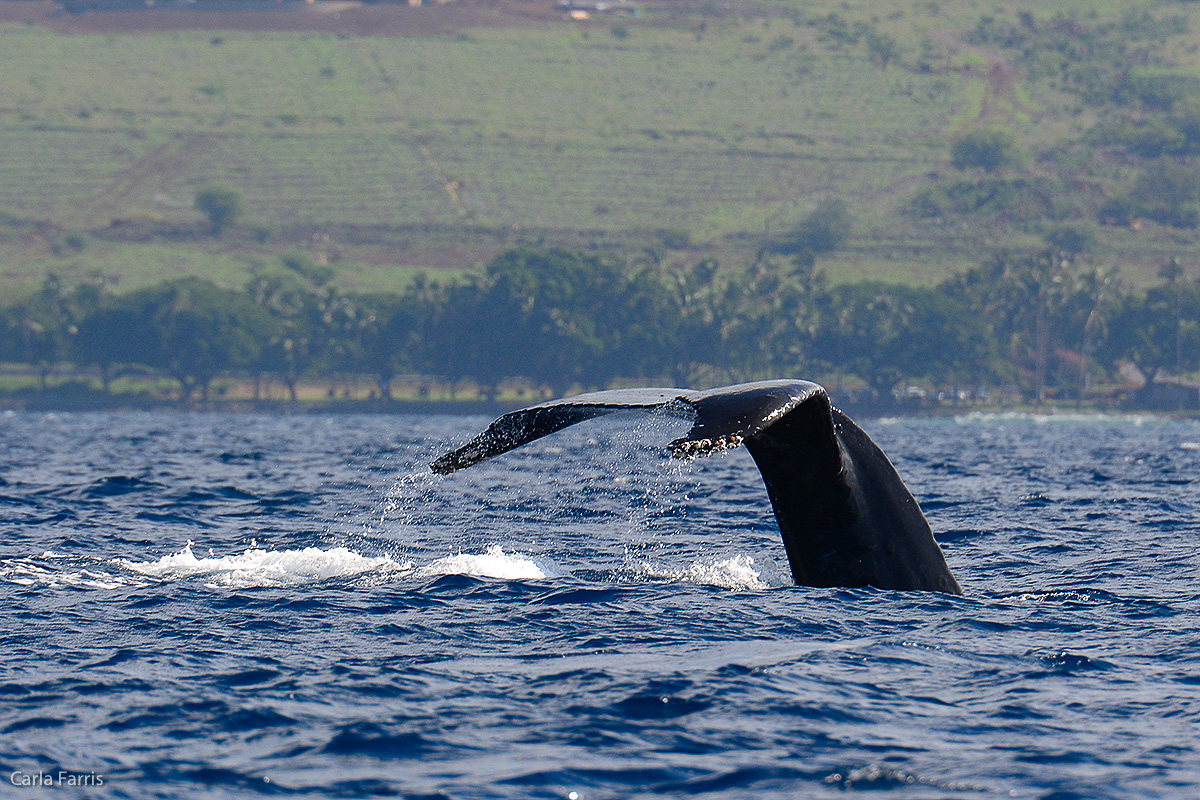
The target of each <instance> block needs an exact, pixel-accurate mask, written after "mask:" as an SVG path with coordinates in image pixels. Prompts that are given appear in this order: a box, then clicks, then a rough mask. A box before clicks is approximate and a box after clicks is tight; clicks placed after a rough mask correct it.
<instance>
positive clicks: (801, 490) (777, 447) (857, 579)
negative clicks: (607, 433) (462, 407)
mask: <svg viewBox="0 0 1200 800" xmlns="http://www.w3.org/2000/svg"><path fill="white" fill-rule="evenodd" d="M630 409H632V410H644V411H658V412H660V413H668V414H673V415H675V416H680V417H685V418H691V419H692V427H691V429H690V430H689V431H688V432H687V434H686V435H684V436H682V437H680V438H678V439H675V440H674V441H672V442H671V443H670V444H668V446H667V447H668V449H669V450H670V452H671V454H672V455H674V456H676V457H679V458H693V457H697V456H704V455H709V454H711V453H715V452H718V451H720V450H724V449H727V448H730V447H737V446H739V445H742V444H744V445H745V446H746V448H747V449H748V450H749V452H750V455H751V457H753V459H754V461H755V463H756V464H757V465H758V468H759V472H760V473H761V474H762V478H763V482H764V483H765V484H766V488H767V494H768V496H769V497H770V500H771V506H772V509H773V510H774V512H775V519H776V522H777V523H778V524H779V530H780V534H781V536H782V538H783V544H784V549H785V550H786V552H787V556H788V563H789V566H790V567H791V571H792V577H793V579H794V580H795V581H796V583H797V584H800V585H804V586H848V587H860V586H875V587H877V588H880V589H909V590H927V591H939V592H946V593H949V594H962V589H961V588H960V587H959V585H958V582H957V581H955V579H954V577H953V575H951V574H950V569H949V567H948V566H947V565H946V559H945V557H944V556H943V554H942V551H941V548H939V547H938V545H937V542H936V541H934V538H933V533H932V531H931V530H930V528H929V523H928V522H927V521H926V520H925V516H924V515H923V514H922V513H921V509H920V506H919V505H918V504H917V501H916V499H914V498H913V496H912V494H911V493H910V492H909V491H908V488H907V487H905V485H904V482H903V481H902V480H901V479H900V476H899V475H898V474H897V473H896V470H895V468H894V467H893V466H892V464H891V462H890V461H888V459H887V456H885V455H884V454H883V451H882V450H880V449H879V447H878V446H876V444H875V443H874V442H873V441H872V440H871V438H870V437H869V436H867V434H866V433H865V432H864V431H863V430H862V429H861V428H859V427H858V425H856V424H855V423H854V421H853V420H851V419H850V418H849V417H848V416H846V415H845V414H843V413H842V412H840V411H838V410H837V409H836V408H834V407H833V406H832V405H831V403H830V401H829V396H828V394H827V393H826V392H825V389H824V388H823V387H821V386H819V385H817V384H815V383H810V382H808V381H759V382H755V383H745V384H739V385H736V386H728V387H724V388H721V389H713V390H711V391H699V392H698V391H691V390H687V389H622V390H614V391H605V392H593V393H591V394H584V395H578V396H576V397H572V398H567V399H564V400H555V401H551V402H549V403H543V404H541V405H536V406H531V407H529V408H524V409H521V410H519V411H513V412H511V413H508V414H505V415H504V416H502V417H500V418H499V419H497V420H496V421H495V422H493V423H492V424H491V425H489V426H488V427H487V429H486V430H484V431H483V432H482V433H480V434H479V435H478V436H476V437H475V438H473V439H472V440H471V441H469V442H467V443H466V444H465V445H463V446H462V447H460V448H458V449H457V450H454V451H451V452H449V453H446V454H445V455H443V456H441V457H440V458H438V459H437V460H436V461H434V462H433V464H432V465H431V468H432V469H433V471H434V472H436V473H439V474H448V473H451V472H455V471H456V470H460V469H463V468H465V467H469V466H472V465H473V464H478V463H479V462H480V461H484V460H486V459H488V458H492V457H493V456H497V455H500V454H502V453H506V452H508V451H509V450H512V449H514V448H517V447H520V446H521V445H523V444H527V443H529V442H532V441H534V440H535V439H540V438H541V437H543V436H548V435H550V434H552V433H554V432H556V431H559V430H562V429H563V428H566V427H568V426H570V425H574V424H576V423H579V422H583V421H584V420H587V419H591V418H593V417H598V416H603V415H605V414H610V413H613V412H615V411H623V410H630Z"/></svg>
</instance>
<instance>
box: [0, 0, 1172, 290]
mask: <svg viewBox="0 0 1200 800" xmlns="http://www.w3.org/2000/svg"><path fill="white" fill-rule="evenodd" d="M787 5H788V4H785V3H780V4H779V7H787ZM1129 5H1130V4H1120V5H1119V6H1118V4H1112V3H1110V4H1104V3H1099V4H1097V3H1083V2H1079V1H1078V0H1076V1H1075V2H1049V3H1040V4H1038V5H1037V7H1036V9H1035V11H1036V13H1038V14H1039V15H1046V14H1049V13H1053V12H1054V11H1057V10H1060V9H1075V10H1081V9H1082V10H1083V11H1084V12H1086V11H1087V10H1088V9H1095V10H1096V11H1097V13H1114V10H1115V9H1117V8H1126V7H1128V6H1129ZM1145 5H1147V7H1155V8H1157V7H1158V4H1152V3H1146V4H1145ZM823 6H828V8H824V7H823ZM791 7H792V8H793V9H795V8H798V7H799V6H798V5H792V6H791ZM888 8H889V16H887V17H886V18H879V17H878V16H876V15H878V13H879V12H878V11H876V10H875V9H876V6H874V5H873V4H854V6H853V7H851V8H849V9H848V8H846V4H842V3H825V4H822V3H806V4H804V5H803V9H804V13H805V14H807V15H809V17H814V16H817V15H820V14H823V13H826V12H827V11H836V12H837V13H839V14H840V15H842V16H843V17H844V18H845V19H846V20H848V21H851V22H853V21H855V20H861V21H865V22H869V23H870V24H872V25H875V26H876V27H877V29H878V30H881V31H884V32H887V33H889V34H891V35H893V36H895V37H896V38H897V39H898V40H899V41H900V43H901V45H902V46H903V47H904V48H905V57H904V59H903V62H904V64H908V65H911V64H912V63H913V62H915V60H916V57H917V53H918V52H920V51H921V49H922V47H924V48H925V51H924V52H925V53H926V54H927V55H931V56H932V60H933V62H934V63H935V64H936V65H937V70H935V71H934V72H930V73H922V72H918V71H915V70H912V69H908V68H905V67H904V65H903V64H902V66H901V67H895V66H893V67H891V68H889V69H887V70H884V69H880V68H879V67H876V66H873V65H871V64H870V62H869V61H868V60H867V59H866V57H865V55H864V51H863V48H862V47H861V46H855V47H837V46H834V45H832V44H831V43H830V42H829V41H827V40H822V39H821V38H820V37H819V36H818V30H817V29H816V28H814V27H813V26H810V25H797V24H795V23H793V22H792V21H791V20H789V19H787V18H786V17H773V18H762V17H759V18H751V19H737V18H732V17H725V18H710V19H707V20H700V19H698V18H678V19H672V20H669V21H664V20H661V19H659V20H656V19H647V20H644V21H631V22H622V23H621V25H622V26H623V27H624V28H625V29H626V30H627V31H628V35H627V36H623V37H621V36H615V35H613V33H612V32H611V31H610V28H609V23H599V24H593V25H590V26H587V27H576V26H573V25H570V24H567V23H563V24H558V25H545V24H539V25H530V26H527V27H522V28H507V29H483V30H475V31H471V32H469V34H464V35H459V36H444V37H410V38H389V39H385V38H337V37H332V36H322V35H303V34H250V33H225V34H221V35H220V36H219V37H214V35H213V34H210V33H200V32H195V33H191V32H181V33H175V34H158V35H137V36H132V35H131V36H108V35H70V36H65V35H58V34H54V33H51V32H47V31H44V30H40V29H36V28H15V27H13V28H3V29H0V47H3V50H4V53H5V57H4V59H3V65H2V67H0V152H3V153H4V158H3V159H0V209H4V210H6V211H8V212H10V213H12V214H15V215H17V216H19V217H23V218H32V219H37V220H47V221H49V222H51V223H52V224H53V226H54V227H55V228H57V229H77V230H96V231H99V230H103V229H105V228H106V227H107V226H108V225H109V223H110V221H112V220H114V219H125V220H135V221H137V220H140V221H159V222H163V223H172V224H178V225H184V226H189V225H195V224H196V222H197V220H198V215H197V213H196V212H195V211H193V210H192V209H191V208H190V200H191V197H192V194H193V192H194V191H195V188H196V187H197V186H199V185H200V184H203V183H205V182H208V181H212V180H222V181H227V182H229V183H231V184H233V185H235V186H237V187H239V188H240V189H241V190H242V191H243V192H244V193H245V196H246V199H247V201H248V205H249V208H250V214H249V219H248V220H247V221H248V222H251V223H255V224H258V225H260V226H263V229H264V231H266V232H269V233H270V236H268V238H267V240H266V241H265V243H262V244H259V243H256V242H254V241H253V240H251V239H248V238H246V237H243V238H241V239H238V240H237V241H235V242H221V241H213V240H205V239H204V238H199V239H193V240H189V241H183V242H177V243H163V242H162V241H158V242H150V243H145V244H138V243H131V242H121V241H110V240H109V239H107V238H105V239H103V240H102V239H92V240H90V241H89V243H88V245H87V246H86V247H85V248H84V249H83V251H82V252H75V251H70V252H68V253H66V254H65V255H54V254H53V253H52V252H51V247H50V245H51V244H52V239H53V230H51V231H50V232H49V233H44V234H43V235H40V236H30V235H24V236H15V235H14V236H9V237H7V239H6V240H5V241H0V264H2V265H3V266H0V302H2V301H3V300H5V299H8V298H11V297H13V296H16V295H18V294H20V293H22V292H24V291H28V290H29V289H30V288H32V287H33V285H35V284H36V282H37V280H38V279H39V278H40V276H41V275H42V274H44V273H45V272H46V271H47V270H51V269H53V270H55V271H58V272H60V273H64V274H67V275H71V274H73V273H79V274H82V273H85V272H88V271H91V270H97V269H98V270H102V271H104V272H106V273H109V274H115V275H120V276H121V283H120V288H122V289H127V288H134V287H136V286H141V285H145V284H146V283H149V282H153V281H154V280H157V279H159V278H160V277H165V276H168V275H173V274H208V275H211V276H213V277H215V278H216V279H218V280H219V281H221V282H222V283H226V284H229V285H238V284H240V283H242V282H244V280H245V278H246V276H247V275H248V274H249V272H250V270H251V269H252V264H254V263H255V262H256V261H257V262H260V263H261V262H262V261H264V260H271V259H273V258H274V257H275V256H276V255H277V254H278V253H280V252H282V251H283V250H286V249H289V248H291V247H294V246H296V245H297V243H299V244H301V245H304V246H311V247H313V248H315V249H318V250H323V251H333V252H335V253H336V254H337V256H338V257H339V258H340V260H338V261H336V263H335V266H336V267H337V269H338V271H339V280H340V281H341V282H342V283H344V284H345V285H347V286H348V287H353V288H395V287H398V286H400V285H402V284H403V283H404V282H405V281H407V280H408V278H409V277H410V276H411V274H412V273H413V271H414V270H415V269H417V268H445V267H447V266H449V267H451V268H458V270H461V269H465V268H470V267H471V266H472V265H473V264H475V263H477V262H478V261H480V260H483V259H486V257H487V255H488V253H489V252H490V251H492V252H494V251H495V250H496V249H498V248H499V247H501V246H503V245H504V244H507V243H510V242H512V241H516V240H519V239H520V238H521V237H522V236H535V237H545V238H547V239H549V240H551V241H554V240H563V241H569V242H582V243H587V242H596V243H600V244H615V245H617V246H620V245H622V244H624V245H626V246H629V247H636V246H638V245H639V244H642V243H644V241H645V239H644V237H642V238H639V232H646V231H654V230H658V229H677V230H682V231H686V232H688V233H689V234H690V236H691V238H692V241H693V242H695V243H696V244H697V246H696V247H694V248H693V249H692V250H691V251H689V252H688V253H687V254H685V255H682V256H679V257H685V258H697V257H699V256H701V255H704V254H707V253H709V252H712V253H715V254H716V255H718V256H719V257H721V258H722V259H723V261H725V262H726V263H739V262H744V261H746V260H748V259H749V256H750V254H751V253H752V252H753V250H754V248H755V247H756V246H757V239H756V237H759V236H761V234H763V233H764V232H765V231H771V230H775V231H778V230H779V229H781V228H783V227H786V226H787V225H789V224H791V223H793V222H794V221H795V220H797V219H798V218H800V217H802V216H803V215H804V213H806V212H807V211H808V210H809V209H811V208H812V207H813V206H814V205H815V204H816V203H817V202H818V201H819V200H820V199H822V198H823V197H826V196H830V195H838V196H842V197H846V198H847V199H849V200H850V201H851V204H852V207H853V209H854V213H855V217H856V221H857V234H856V237H855V239H854V240H853V241H852V242H851V245H850V247H849V248H848V249H847V250H846V251H845V252H843V253H841V254H839V255H837V256H836V257H834V258H831V259H829V260H828V261H826V262H823V266H825V267H826V268H827V269H828V270H829V272H830V274H831V276H832V277H833V278H834V279H835V280H854V279H858V278H861V277H878V278H883V279H889V280H899V281H905V282H916V283H929V282H934V281H936V280H938V279H940V278H941V277H942V276H944V275H945V274H947V272H949V271H952V270H954V269H959V268H962V267H963V266H967V265H970V264H972V263H974V262H975V261H976V260H978V257H979V255H980V253H981V252H982V251H983V250H984V249H986V248H988V247H994V246H1002V245H1005V244H1011V243H1017V242H1022V241H1029V240H1030V234H1029V233H1028V232H1025V233H1021V232H1017V231H1012V230H998V229H995V228H994V227H992V226H988V225H980V224H972V223H971V222H970V221H967V222H966V223H962V222H957V223H953V224H950V225H940V226H939V225H932V224H929V223H924V222H918V221H914V220H911V219H909V218H907V217H905V216H903V215H901V214H899V213H898V211H899V208H900V207H901V206H902V204H903V202H904V201H905V199H906V198H907V197H908V196H910V195H911V193H912V191H914V190H915V189H916V188H917V187H919V186H921V185H922V183H923V182H926V181H928V180H929V179H928V177H927V176H928V175H929V173H931V172H934V171H942V172H946V171H948V170H949V167H948V164H947V163H946V161H947V155H946V154H947V143H948V141H949V138H950V136H951V135H952V134H953V133H954V131H955V130H957V129H960V128H962V127H966V126H969V125H971V124H975V123H976V122H978V120H979V118H980V115H981V114H986V115H987V120H988V121H990V122H998V123H1003V124H1007V125H1009V126H1011V127H1013V128H1014V129H1015V130H1017V131H1018V132H1019V134H1020V135H1021V136H1022V138H1023V139H1024V140H1026V141H1027V142H1028V143H1029V145H1030V146H1031V147H1032V148H1033V149H1034V150H1035V151H1037V150H1039V149H1041V148H1044V147H1047V146H1049V145H1050V144H1052V143H1053V141H1054V140H1056V139H1058V138H1061V137H1063V136H1077V135H1078V133H1079V132H1080V131H1081V130H1083V129H1084V128H1085V127H1086V126H1087V125H1088V124H1089V123H1090V122H1091V120H1090V118H1089V117H1088V114H1087V111H1086V110H1084V109H1080V108H1078V105H1079V104H1078V102H1077V101H1075V100H1074V99H1073V98H1071V97H1070V96H1066V95H1061V94H1057V93H1055V92H1054V91H1053V90H1051V89H1049V88H1046V87H1040V86H1039V87H1030V86H1028V85H1018V86H1017V88H1016V90H1015V93H1014V96H1015V98H1016V101H1015V102H1014V101H1013V100H1012V98H1010V97H1007V96H991V97H989V83H988V77H987V72H988V70H987V59H988V56H989V54H988V53H986V52H983V53H981V52H978V51H975V50H973V49H971V48H967V47H964V46H962V45H961V44H960V43H956V41H955V38H954V36H953V34H952V33H951V32H952V31H953V30H954V29H955V28H956V27H957V28H963V27H968V26H969V25H971V24H972V23H973V22H974V21H975V20H976V19H977V18H978V15H979V14H980V13H1000V12H997V11H994V10H991V9H987V10H982V9H979V8H978V7H975V8H974V9H973V8H972V6H971V5H970V4H968V3H966V2H965V0H964V1H963V2H942V3H927V2H907V3H895V4H891V5H889V6H888ZM1017 10H1019V9H1018V8H1017V7H1008V6H1006V7H1005V9H1004V10H1003V15H1005V16H1007V15H1008V14H1014V13H1016V11H1017ZM1179 10H1181V11H1190V9H1188V7H1187V6H1186V5H1185V6H1180V7H1179ZM1172 11H1175V9H1172ZM701 21H703V22H704V27H703V29H702V30H701V28H700V27H699V23H700V22H701ZM1193 27H1195V26H1193ZM1181 54H1182V51H1181ZM1183 55H1184V57H1185V58H1186V57H1187V56H1186V54H1183ZM1191 58H1192V59H1195V56H1194V55H1192V56H1191ZM968 66H970V67H972V69H970V70H968V69H966V67H968ZM1113 174H1114V173H1113V172H1112V171H1111V170H1109V171H1108V172H1106V173H1104V174H1103V175H1101V176H1100V177H1099V178H1097V180H1101V181H1104V180H1107V181H1112V180H1113ZM346 224H355V225H365V226H371V229H372V230H375V231H382V232H383V233H380V234H379V236H380V238H381V239H382V240H383V241H380V242H379V243H378V244H377V245H375V246H370V243H369V242H364V241H363V240H362V238H361V237H359V238H357V239H354V238H345V237H343V239H344V240H340V239H339V234H338V230H339V226H343V225H346ZM322 230H326V231H332V232H333V233H332V234H331V236H332V242H326V241H325V240H324V239H321V240H320V243H319V244H312V240H311V236H312V234H313V233H314V232H315V233H318V234H319V233H320V232H321V231H322ZM456 232H457V233H456ZM1105 237H1106V242H1105V244H1106V245H1107V247H1108V251H1109V252H1110V253H1112V254H1114V258H1115V260H1117V261H1118V262H1120V263H1127V264H1128V265H1130V266H1131V267H1132V268H1134V269H1133V271H1134V272H1136V270H1137V269H1152V265H1153V264H1155V263H1158V262H1159V261H1161V259H1162V257H1163V256H1164V254H1166V253H1171V254H1183V255H1184V256H1185V257H1187V256H1189V255H1194V254H1195V252H1196V243H1195V237H1193V236H1192V235H1190V234H1179V233H1175V232H1162V231H1151V232H1150V233H1145V232H1143V233H1142V234H1138V235H1136V236H1135V235H1134V234H1132V233H1130V232H1127V231H1106V232H1105ZM57 249H58V250H59V251H60V253H61V252H62V248H57ZM451 274H458V272H457V271H456V270H454V269H451Z"/></svg>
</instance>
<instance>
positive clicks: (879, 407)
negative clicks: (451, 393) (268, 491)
mask: <svg viewBox="0 0 1200 800" xmlns="http://www.w3.org/2000/svg"><path fill="white" fill-rule="evenodd" d="M49 395H50V396H45V397H43V396H38V395H36V394H27V393H13V392H0V413H4V414H15V413H63V414H88V413H102V412H118V413H124V412H137V411H142V412H151V413H153V412H161V413H192V414H247V415H254V414H269V415H276V416H316V415H330V416H334V415H336V416H341V415H354V414H394V415H413V416H459V417H492V418H495V417H499V416H501V415H502V414H506V413H508V412H509V411H515V410H517V409H520V408H525V407H527V406H530V405H536V404H538V403H541V402H546V401H544V400H539V399H536V398H525V399H512V400H495V401H488V400H480V399H470V400H381V399H378V398H376V399H362V400H359V399H340V400H300V401H291V400H246V399H234V400H209V401H199V400H197V401H190V402H183V401H180V400H167V399H161V398H149V397H146V398H136V397H129V396H121V395H108V396H103V395H98V396H89V397H63V396H54V393H53V392H50V393H49ZM833 401H834V405H835V406H836V407H837V408H838V409H840V410H841V411H843V412H845V413H846V414H848V415H849V416H851V417H853V418H855V419H888V418H905V419H907V418H921V417H927V418H938V417H946V418H950V417H959V416H964V415H968V414H988V415H992V414H1020V415H1030V416H1045V417H1055V416H1062V417H1068V416H1071V415H1080V414H1082V415H1097V416H1108V417H1122V416H1131V415H1132V416H1138V415H1147V416H1153V417H1161V418H1164V419H1200V412H1197V411H1195V410H1189V409H1177V410H1173V409H1162V408H1147V407H1140V406H1137V405H1104V406H1098V405H1083V406H1080V407H1075V405H1074V403H1073V402H1067V403H1062V404H1055V403H1048V404H1045V405H1043V406H1040V407H1039V406H1036V405H1027V404H961V405H952V404H945V405H941V404H937V405H935V404H916V403H897V404H875V403H871V404H863V403H839V402H838V401H837V397H836V395H835V396H833Z"/></svg>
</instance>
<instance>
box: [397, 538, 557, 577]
mask: <svg viewBox="0 0 1200 800" xmlns="http://www.w3.org/2000/svg"><path fill="white" fill-rule="evenodd" d="M417 574H419V575H472V576H474V577H477V578H500V579H502V580H510V581H527V580H541V579H542V578H546V577H548V575H547V573H546V571H545V570H544V569H542V568H541V567H540V566H538V565H537V564H536V563H535V562H534V561H533V559H531V558H528V557H526V556H520V555H516V554H512V555H510V554H508V553H505V552H504V550H503V549H501V547H500V545H498V544H494V545H491V546H490V547H488V549H487V551H486V552H485V553H483V554H482V555H477V554H472V553H459V554H458V555H453V556H446V557H445V558H439V559H438V560H436V561H433V562H430V563H429V564H428V565H426V566H424V567H421V568H420V569H419V570H417Z"/></svg>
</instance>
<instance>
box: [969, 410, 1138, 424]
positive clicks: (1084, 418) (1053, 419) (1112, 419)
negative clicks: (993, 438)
mask: <svg viewBox="0 0 1200 800" xmlns="http://www.w3.org/2000/svg"><path fill="white" fill-rule="evenodd" d="M954 421H955V422H956V423H958V424H959V425H994V424H997V423H1001V424H1002V423H1008V422H1020V423H1029V422H1032V423H1034V424H1035V425H1050V424H1080V423H1082V424H1094V423H1109V424H1117V425H1135V426H1140V425H1145V424H1147V423H1151V422H1157V421H1158V417H1156V416H1154V415H1153V414H1102V413H1099V412H1080V411H1058V410H1051V411H1049V412H1041V411H1037V412H1035V411H972V412H970V413H967V414H957V415H955V417H954Z"/></svg>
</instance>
